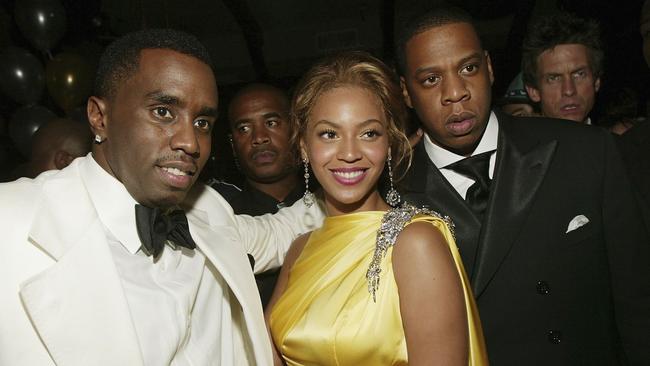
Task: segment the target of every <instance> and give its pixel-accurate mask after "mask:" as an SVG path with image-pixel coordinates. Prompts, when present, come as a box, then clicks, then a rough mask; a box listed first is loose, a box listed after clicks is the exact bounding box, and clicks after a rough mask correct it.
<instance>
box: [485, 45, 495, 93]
mask: <svg viewBox="0 0 650 366" xmlns="http://www.w3.org/2000/svg"><path fill="white" fill-rule="evenodd" d="M484 52H485V63H486V65H487V68H488V74H489V75H490V85H492V84H494V70H492V60H491V59H490V53H489V52H488V51H484Z"/></svg>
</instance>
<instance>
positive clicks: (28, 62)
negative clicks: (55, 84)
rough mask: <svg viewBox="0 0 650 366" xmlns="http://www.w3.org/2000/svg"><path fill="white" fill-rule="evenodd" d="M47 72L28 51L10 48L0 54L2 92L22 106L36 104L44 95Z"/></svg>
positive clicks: (0, 88)
mask: <svg viewBox="0 0 650 366" xmlns="http://www.w3.org/2000/svg"><path fill="white" fill-rule="evenodd" d="M44 86H45V71H43V66H42V65H41V62H40V61H39V60H38V59H37V58H36V57H35V56H34V55H32V54H31V53H29V52H28V51H27V50H25V49H22V48H18V47H9V48H7V49H5V50H4V51H3V52H1V53H0V90H1V91H2V93H3V94H5V95H7V96H8V97H9V98H11V99H13V100H14V101H16V102H18V103H20V104H28V103H35V102H37V101H38V100H39V99H40V98H41V94H43V87H44Z"/></svg>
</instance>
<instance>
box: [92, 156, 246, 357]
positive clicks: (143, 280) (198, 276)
mask: <svg viewBox="0 0 650 366" xmlns="http://www.w3.org/2000/svg"><path fill="white" fill-rule="evenodd" d="M87 161H88V162H89V163H88V164H83V165H82V166H81V169H82V177H83V180H84V184H85V185H86V188H87V189H88V193H89V195H90V198H91V200H92V201H93V204H94V205H95V207H96V209H97V214H98V216H99V219H100V220H101V222H102V223H103V225H104V229H105V232H106V237H107V241H108V244H109V247H110V250H111V253H112V255H113V261H114V263H115V266H116V268H117V271H118V273H119V275H120V278H121V280H122V287H123V289H124V295H125V297H126V301H127V303H128V306H129V310H130V312H131V319H132V321H133V325H134V328H135V332H136V334H137V338H138V342H139V345H140V350H141V352H142V358H143V360H144V364H145V365H220V364H233V365H234V364H249V363H250V360H247V359H246V357H247V355H242V354H239V353H241V352H235V351H234V350H233V349H242V348H243V347H242V346H241V345H243V344H245V343H246V341H245V339H247V338H248V337H245V336H244V333H245V330H242V329H240V325H241V324H243V321H241V319H237V318H238V317H241V316H242V315H241V311H240V309H239V308H240V305H239V303H238V302H237V299H236V297H235V296H234V295H233V294H232V292H231V290H230V288H229V286H228V285H227V283H226V282H225V280H224V279H223V277H222V276H221V275H220V274H219V272H218V271H217V270H216V269H215V267H214V266H213V265H212V264H211V263H210V262H209V261H206V258H205V256H204V255H203V254H202V253H201V252H200V250H199V249H198V248H197V249H196V250H189V249H187V248H183V247H181V249H180V250H173V249H172V248H170V247H169V246H165V248H164V249H163V252H162V254H161V255H160V257H159V258H158V260H157V261H156V262H154V261H153V259H152V257H148V256H146V255H145V254H144V253H143V252H142V251H141V250H140V246H141V242H140V239H139V237H138V233H137V229H136V225H135V204H136V201H135V200H134V199H133V198H132V197H131V195H130V194H129V193H128V191H127V190H126V188H125V187H124V185H123V184H122V183H121V182H119V181H118V180H117V179H115V178H114V177H113V176H111V175H110V174H108V173H107V172H106V171H105V170H104V169H103V168H101V167H100V166H99V165H98V164H97V163H96V162H95V160H94V159H93V158H92V157H91V158H89V159H87ZM188 220H189V217H188ZM215 240H218V238H215ZM229 304H230V305H229ZM98 316H101V314H98ZM230 319H232V321H230ZM222 339H232V344H233V345H234V347H233V349H224V348H223V345H222V342H221V340H222ZM115 352H120V350H117V349H116V350H115Z"/></svg>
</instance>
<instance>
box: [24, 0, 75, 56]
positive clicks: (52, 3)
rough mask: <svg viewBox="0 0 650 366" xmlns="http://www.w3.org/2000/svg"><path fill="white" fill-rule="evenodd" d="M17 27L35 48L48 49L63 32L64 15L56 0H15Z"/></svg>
mask: <svg viewBox="0 0 650 366" xmlns="http://www.w3.org/2000/svg"><path fill="white" fill-rule="evenodd" d="M14 15H15V18H16V23H17V24H18V28H20V31H21V32H22V33H23V35H24V36H25V38H27V39H28V40H29V41H30V42H31V43H32V44H33V45H34V46H35V47H36V48H38V49H39V50H42V51H48V50H50V49H52V47H54V45H56V43H57V42H58V41H59V40H60V39H61V37H63V34H65V26H66V19H65V18H66V17H65V9H64V8H63V5H61V3H60V2H59V1H57V0H16V5H15V7H14Z"/></svg>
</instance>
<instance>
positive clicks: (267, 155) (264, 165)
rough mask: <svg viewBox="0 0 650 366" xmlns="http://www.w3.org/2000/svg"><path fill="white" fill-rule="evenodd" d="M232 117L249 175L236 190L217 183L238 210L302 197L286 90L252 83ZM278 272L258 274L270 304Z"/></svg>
mask: <svg viewBox="0 0 650 366" xmlns="http://www.w3.org/2000/svg"><path fill="white" fill-rule="evenodd" d="M228 122H229V125H230V132H231V144H232V149H233V155H234V158H235V159H236V165H237V166H238V168H239V170H240V171H241V172H242V174H243V175H244V178H245V180H244V184H243V187H242V189H241V190H240V191H236V192H234V193H233V192H232V189H231V187H232V185H230V184H228V183H223V182H216V183H213V184H211V186H212V188H214V189H216V190H217V191H218V192H219V193H222V194H223V196H224V197H225V198H226V199H227V200H228V203H230V205H231V206H232V208H233V210H234V211H235V213H236V214H247V215H252V216H257V215H263V214H267V213H275V212H277V211H278V210H279V209H280V208H282V207H285V206H290V205H292V204H293V203H294V202H296V200H298V199H299V198H300V197H302V195H303V187H302V185H301V184H300V183H301V181H300V177H299V176H298V174H297V167H298V164H297V158H296V156H297V155H296V152H295V151H293V149H292V148H291V142H290V139H291V128H290V124H289V99H288V98H287V96H286V94H285V93H284V92H283V91H282V90H280V89H279V88H276V87H274V86H272V85H268V84H258V83H255V84H250V85H247V86H245V87H243V88H242V89H241V90H239V91H238V92H237V93H236V94H235V95H234V97H233V98H232V100H231V101H230V105H229V107H228ZM253 259H255V258H253ZM278 273H279V269H274V270H271V271H268V272H264V273H261V274H258V275H256V276H255V279H256V281H257V287H258V289H259V291H260V296H261V298H262V305H263V306H264V307H266V304H267V303H268V301H269V299H270V298H271V294H272V293H273V289H274V288H275V282H276V281H277V276H278Z"/></svg>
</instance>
